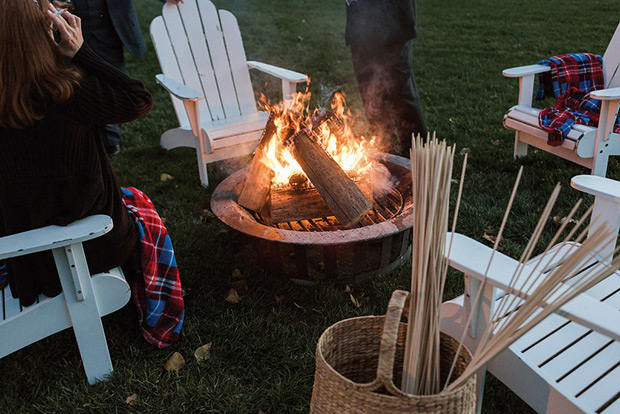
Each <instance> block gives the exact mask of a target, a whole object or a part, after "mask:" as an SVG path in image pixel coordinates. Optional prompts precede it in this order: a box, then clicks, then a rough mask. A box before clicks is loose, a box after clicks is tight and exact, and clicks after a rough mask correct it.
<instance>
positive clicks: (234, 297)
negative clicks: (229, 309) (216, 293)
mask: <svg viewBox="0 0 620 414" xmlns="http://www.w3.org/2000/svg"><path fill="white" fill-rule="evenodd" d="M224 300H225V301H226V302H228V303H231V304H233V305H234V304H237V303H239V302H241V297H240V296H239V294H238V293H237V291H236V290H235V288H230V289H228V293H227V294H226V298H224Z"/></svg>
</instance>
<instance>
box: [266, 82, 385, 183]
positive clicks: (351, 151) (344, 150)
mask: <svg viewBox="0 0 620 414" xmlns="http://www.w3.org/2000/svg"><path fill="white" fill-rule="evenodd" d="M310 95H311V94H310V92H305V93H301V92H298V93H297V94H296V95H295V97H294V99H293V100H292V102H290V103H289V104H288V105H289V106H288V107H287V106H286V105H285V104H284V103H283V102H280V103H279V104H277V105H270V104H269V103H268V102H266V101H265V99H264V96H263V97H262V101H263V105H262V106H263V107H264V109H265V110H266V111H268V112H271V114H272V116H274V117H275V118H274V125H275V126H276V132H275V133H274V135H273V137H272V138H271V140H270V141H269V143H268V144H267V146H266V150H265V158H264V160H263V162H264V163H265V164H266V165H267V166H268V167H269V168H271V169H272V170H273V171H274V178H273V183H274V184H284V183H288V182H289V178H290V177H291V176H292V175H293V174H302V175H305V174H304V172H303V170H302V168H301V166H300V165H299V164H298V163H297V161H296V160H295V158H294V157H293V154H292V153H291V151H290V149H289V147H288V146H287V145H286V144H285V143H284V140H285V138H286V137H290V136H291V135H292V134H294V133H296V132H298V131H299V130H300V129H302V128H305V127H308V126H311V125H312V121H313V119H315V118H316V117H317V116H318V114H319V111H318V110H315V111H314V112H313V113H312V114H309V110H308V106H309V101H310ZM331 109H332V111H333V112H334V113H335V115H337V116H338V118H339V119H340V120H341V121H342V122H343V124H344V128H343V133H342V134H337V133H335V132H334V131H331V130H330V128H329V126H328V124H327V123H326V122H323V123H321V124H320V125H319V126H318V127H316V128H314V129H313V133H314V134H315V137H316V138H317V139H318V142H319V143H320V144H321V145H322V146H323V148H324V149H325V151H326V152H327V153H328V154H329V155H330V156H331V157H332V158H333V159H334V160H335V161H336V162H337V163H338V164H339V165H340V167H341V168H342V169H343V170H344V171H345V172H355V173H356V174H363V173H364V172H366V171H367V170H369V169H370V167H371V165H372V162H371V161H370V159H369V157H368V156H367V153H368V151H369V150H370V148H371V147H372V144H373V142H372V141H371V142H368V141H366V139H365V138H364V137H363V136H359V137H358V136H356V135H355V134H354V133H353V129H352V126H353V116H352V115H351V111H350V110H349V109H348V108H347V106H346V100H345V95H344V93H340V92H338V93H336V94H335V95H334V98H333V99H332V102H331Z"/></svg>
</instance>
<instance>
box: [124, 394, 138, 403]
mask: <svg viewBox="0 0 620 414" xmlns="http://www.w3.org/2000/svg"><path fill="white" fill-rule="evenodd" d="M136 402H138V394H131V395H130V396H129V397H127V399H126V400H125V404H129V405H136Z"/></svg>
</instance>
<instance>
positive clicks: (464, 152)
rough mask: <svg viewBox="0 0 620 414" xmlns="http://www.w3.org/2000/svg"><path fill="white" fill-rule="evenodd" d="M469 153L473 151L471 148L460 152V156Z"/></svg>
mask: <svg viewBox="0 0 620 414" xmlns="http://www.w3.org/2000/svg"><path fill="white" fill-rule="evenodd" d="M469 153H471V150H470V149H469V148H462V149H461V151H460V152H459V154H461V155H465V154H469Z"/></svg>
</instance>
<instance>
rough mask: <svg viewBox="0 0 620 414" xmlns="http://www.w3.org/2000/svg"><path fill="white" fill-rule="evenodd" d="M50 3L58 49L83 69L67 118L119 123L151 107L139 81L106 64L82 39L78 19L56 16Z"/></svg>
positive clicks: (141, 113) (66, 14) (149, 96)
mask: <svg viewBox="0 0 620 414" xmlns="http://www.w3.org/2000/svg"><path fill="white" fill-rule="evenodd" d="M55 11H56V8H55V7H54V6H53V5H52V4H50V5H49V10H48V16H49V17H50V19H51V20H52V22H53V24H54V26H55V27H56V29H57V30H58V32H59V34H60V41H59V42H58V50H59V51H60V53H61V54H62V55H63V56H65V57H67V58H70V59H72V63H73V64H74V65H75V66H77V67H79V68H81V69H83V77H82V79H81V81H80V84H79V86H78V87H77V88H76V90H75V92H74V94H73V96H72V97H71V99H70V100H69V101H68V102H67V105H68V106H69V107H70V111H69V113H70V115H72V116H74V117H76V118H78V119H80V120H82V121H88V122H95V123H101V124H118V123H122V122H128V121H132V120H134V119H137V118H139V117H141V116H143V115H145V114H146V113H148V112H149V111H150V110H151V109H152V108H153V97H152V96H151V94H150V93H149V92H148V91H147V90H146V89H145V88H144V85H143V84H142V82H140V81H137V80H134V79H132V78H130V77H129V76H127V75H125V74H124V73H123V72H121V71H120V70H118V69H116V68H115V67H113V66H112V65H110V64H108V63H106V62H105V61H104V60H103V59H101V58H100V57H99V56H98V55H97V54H96V53H95V52H93V51H92V50H91V49H90V48H89V47H88V45H86V44H85V43H84V40H83V38H82V24H81V20H80V18H79V17H77V16H74V15H73V14H71V13H69V12H65V13H63V14H61V15H56V14H54V12H55Z"/></svg>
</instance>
